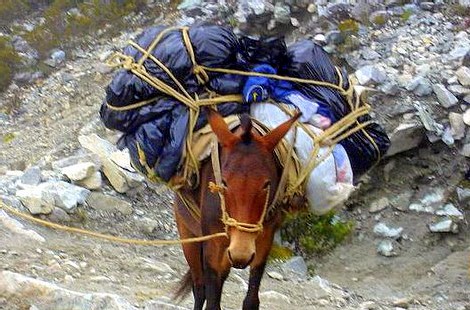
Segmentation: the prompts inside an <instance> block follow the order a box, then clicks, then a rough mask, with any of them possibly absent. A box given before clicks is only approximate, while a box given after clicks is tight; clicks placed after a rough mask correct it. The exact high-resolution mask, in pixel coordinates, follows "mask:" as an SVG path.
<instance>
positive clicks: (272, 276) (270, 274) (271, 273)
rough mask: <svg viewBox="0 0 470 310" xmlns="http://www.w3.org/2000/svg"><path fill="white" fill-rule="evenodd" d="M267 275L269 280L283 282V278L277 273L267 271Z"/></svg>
mask: <svg viewBox="0 0 470 310" xmlns="http://www.w3.org/2000/svg"><path fill="white" fill-rule="evenodd" d="M267 274H268V276H269V277H270V278H273V279H275V280H279V281H282V280H284V277H283V276H282V274H280V273H279V272H277V271H268V272H267Z"/></svg>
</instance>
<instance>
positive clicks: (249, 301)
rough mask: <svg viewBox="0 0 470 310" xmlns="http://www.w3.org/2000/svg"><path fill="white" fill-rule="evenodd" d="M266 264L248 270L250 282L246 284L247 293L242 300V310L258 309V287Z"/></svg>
mask: <svg viewBox="0 0 470 310" xmlns="http://www.w3.org/2000/svg"><path fill="white" fill-rule="evenodd" d="M265 266H266V264H261V265H259V266H256V267H252V268H251V269H250V280H249V283H248V292H247V293H246V297H245V299H244V300H243V310H258V309H259V286H260V284H261V279H262V278H263V274H264V268H265Z"/></svg>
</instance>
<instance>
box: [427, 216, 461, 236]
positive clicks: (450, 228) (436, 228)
mask: <svg viewBox="0 0 470 310" xmlns="http://www.w3.org/2000/svg"><path fill="white" fill-rule="evenodd" d="M428 227H429V230H430V231H431V232H434V233H443V232H451V233H454V234H456V233H458V232H459V227H458V225H457V224H456V223H454V222H453V221H452V219H449V218H446V219H443V220H440V221H438V222H436V223H434V224H429V226H428Z"/></svg>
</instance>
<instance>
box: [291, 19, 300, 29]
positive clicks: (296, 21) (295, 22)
mask: <svg viewBox="0 0 470 310" xmlns="http://www.w3.org/2000/svg"><path fill="white" fill-rule="evenodd" d="M290 23H291V25H292V26H294V27H299V26H300V22H299V20H298V19H297V18H295V17H291V18H290Z"/></svg>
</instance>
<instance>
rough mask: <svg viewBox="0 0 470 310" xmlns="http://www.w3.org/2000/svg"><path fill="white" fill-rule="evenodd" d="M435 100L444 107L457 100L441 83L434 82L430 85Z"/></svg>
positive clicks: (455, 102) (451, 104)
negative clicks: (435, 97)
mask: <svg viewBox="0 0 470 310" xmlns="http://www.w3.org/2000/svg"><path fill="white" fill-rule="evenodd" d="M432 89H433V91H434V93H435V94H436V96H437V100H438V101H439V103H440V104H441V105H442V106H443V107H444V108H450V107H453V106H454V105H456V104H457V102H458V101H459V100H458V99H457V98H456V97H455V96H454V95H453V94H452V93H451V92H450V91H448V90H447V88H445V86H444V85H442V84H434V85H433V86H432Z"/></svg>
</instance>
